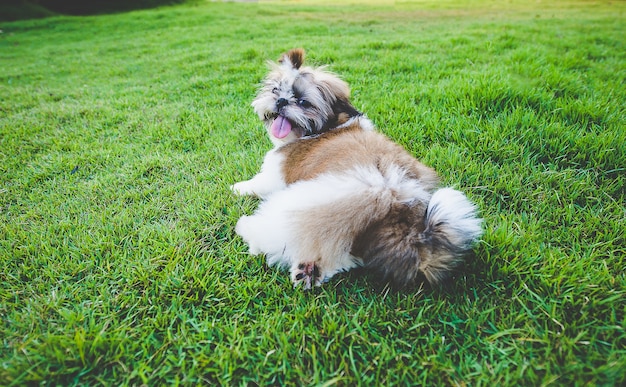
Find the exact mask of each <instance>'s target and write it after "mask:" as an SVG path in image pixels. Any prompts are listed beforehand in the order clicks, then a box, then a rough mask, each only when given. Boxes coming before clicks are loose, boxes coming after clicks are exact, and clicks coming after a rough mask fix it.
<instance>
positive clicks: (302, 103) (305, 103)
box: [298, 99, 313, 109]
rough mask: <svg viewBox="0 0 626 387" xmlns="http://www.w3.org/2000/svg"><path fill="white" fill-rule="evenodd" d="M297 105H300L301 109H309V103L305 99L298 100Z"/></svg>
mask: <svg viewBox="0 0 626 387" xmlns="http://www.w3.org/2000/svg"><path fill="white" fill-rule="evenodd" d="M298 105H300V107H303V108H305V109H308V108H310V107H311V106H313V105H311V102H309V101H307V100H306V99H299V100H298Z"/></svg>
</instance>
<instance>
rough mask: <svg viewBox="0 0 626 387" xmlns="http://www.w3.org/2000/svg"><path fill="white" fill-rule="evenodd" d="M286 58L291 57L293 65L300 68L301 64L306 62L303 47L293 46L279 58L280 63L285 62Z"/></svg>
mask: <svg viewBox="0 0 626 387" xmlns="http://www.w3.org/2000/svg"><path fill="white" fill-rule="evenodd" d="M285 58H287V59H289V62H291V64H292V65H293V67H294V68H296V69H299V68H300V66H302V64H303V63H304V49H302V48H293V49H291V50H289V51H287V52H286V53H284V54H283V55H281V56H280V59H278V63H283V62H284V60H285Z"/></svg>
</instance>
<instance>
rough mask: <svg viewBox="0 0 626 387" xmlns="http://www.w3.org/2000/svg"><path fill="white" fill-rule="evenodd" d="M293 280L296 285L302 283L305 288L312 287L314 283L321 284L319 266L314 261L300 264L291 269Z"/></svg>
mask: <svg viewBox="0 0 626 387" xmlns="http://www.w3.org/2000/svg"><path fill="white" fill-rule="evenodd" d="M291 281H292V282H293V286H294V287H296V286H298V285H300V284H302V287H303V288H304V289H305V290H308V289H311V287H312V286H314V285H315V286H319V285H320V284H321V283H322V281H321V277H320V270H319V266H318V265H316V264H315V263H314V262H307V263H300V264H298V266H296V267H294V268H292V269H291Z"/></svg>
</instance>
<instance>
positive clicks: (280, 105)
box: [276, 98, 289, 109]
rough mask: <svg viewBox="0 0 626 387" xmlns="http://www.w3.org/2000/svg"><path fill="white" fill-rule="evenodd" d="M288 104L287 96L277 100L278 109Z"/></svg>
mask: <svg viewBox="0 0 626 387" xmlns="http://www.w3.org/2000/svg"><path fill="white" fill-rule="evenodd" d="M287 105H289V101H287V100H286V99H285V98H279V99H278V101H276V109H280V108H282V107H285V106H287Z"/></svg>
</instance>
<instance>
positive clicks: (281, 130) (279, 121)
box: [272, 116, 291, 138]
mask: <svg viewBox="0 0 626 387" xmlns="http://www.w3.org/2000/svg"><path fill="white" fill-rule="evenodd" d="M289 132H291V122H289V120H288V119H286V118H285V117H283V116H278V117H276V119H275V120H274V122H272V136H274V137H276V138H283V137H286V136H287V135H288V134H289Z"/></svg>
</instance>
